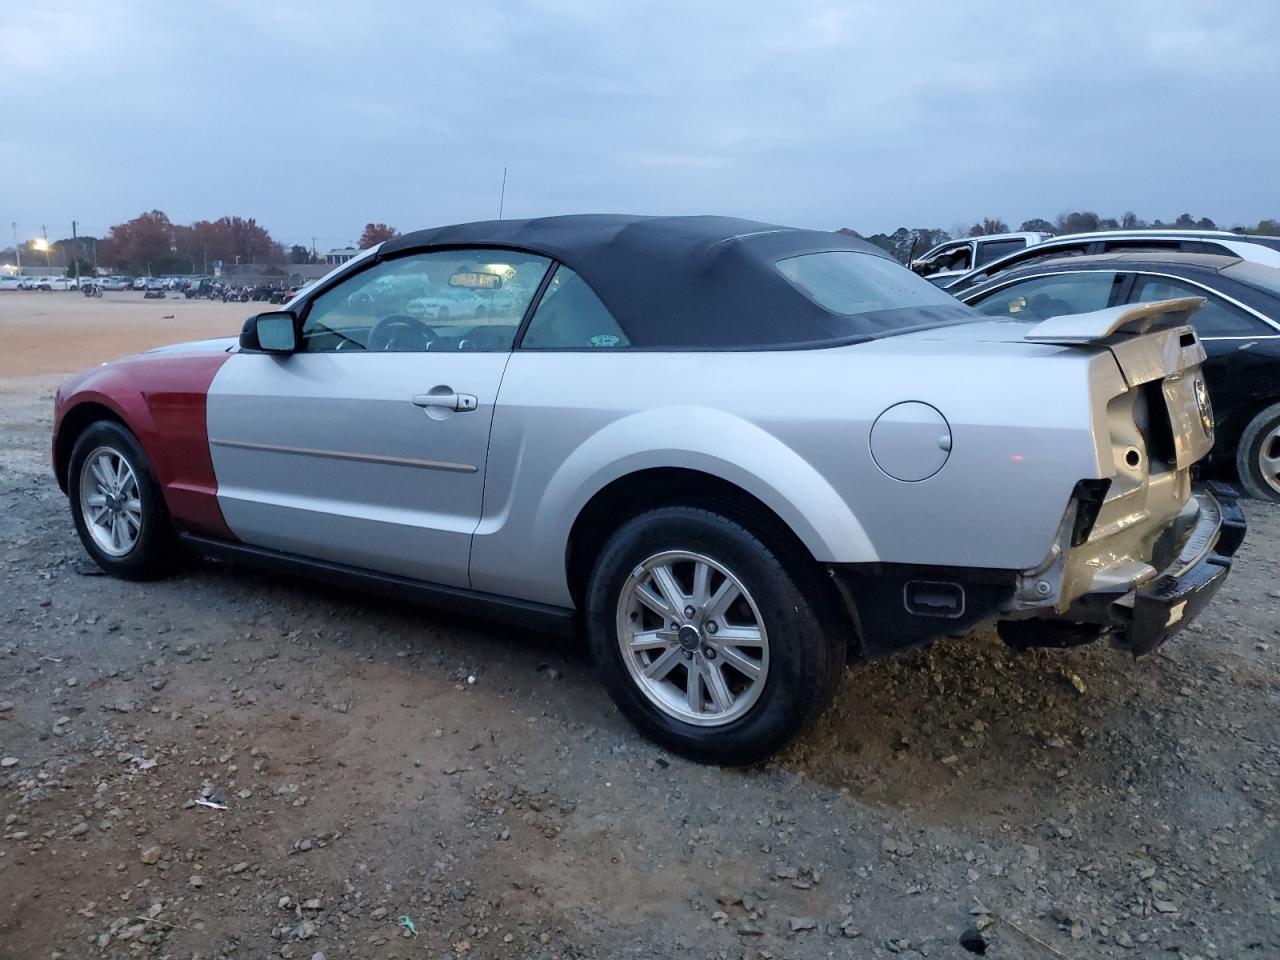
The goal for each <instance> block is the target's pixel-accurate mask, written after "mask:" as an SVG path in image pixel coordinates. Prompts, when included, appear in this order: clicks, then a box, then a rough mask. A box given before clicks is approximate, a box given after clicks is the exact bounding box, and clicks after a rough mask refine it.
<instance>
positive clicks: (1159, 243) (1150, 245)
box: [1102, 240, 1203, 253]
mask: <svg viewBox="0 0 1280 960" xmlns="http://www.w3.org/2000/svg"><path fill="white" fill-rule="evenodd" d="M1202 249H1203V248H1202V247H1201V245H1200V243H1199V242H1198V241H1195V240H1190V241H1187V240H1107V241H1104V242H1103V244H1102V252H1103V253H1117V252H1124V253H1166V252H1168V251H1170V250H1179V251H1191V252H1193V253H1199V252H1200V251H1201V250H1202Z"/></svg>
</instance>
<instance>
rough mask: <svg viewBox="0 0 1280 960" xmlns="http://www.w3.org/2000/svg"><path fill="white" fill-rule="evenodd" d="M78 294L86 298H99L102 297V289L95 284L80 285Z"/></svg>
mask: <svg viewBox="0 0 1280 960" xmlns="http://www.w3.org/2000/svg"><path fill="white" fill-rule="evenodd" d="M80 292H81V293H83V294H84V295H85V296H86V297H100V296H102V287H101V286H100V285H99V284H96V283H82V284H80Z"/></svg>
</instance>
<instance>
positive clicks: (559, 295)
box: [520, 266, 631, 350]
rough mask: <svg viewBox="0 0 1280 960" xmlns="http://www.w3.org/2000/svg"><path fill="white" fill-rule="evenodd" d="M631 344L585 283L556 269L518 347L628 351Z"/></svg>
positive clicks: (572, 274) (575, 275) (570, 273)
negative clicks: (619, 348) (623, 348)
mask: <svg viewBox="0 0 1280 960" xmlns="http://www.w3.org/2000/svg"><path fill="white" fill-rule="evenodd" d="M630 345H631V341H629V340H628V339H627V335H626V334H625V333H623V332H622V328H621V327H620V326H618V322H617V321H616V320H614V319H613V315H612V314H610V313H609V310H608V308H607V307H605V305H604V304H603V303H601V302H600V298H599V297H597V296H596V295H595V291H593V290H592V289H591V288H590V287H589V286H587V282H586V281H585V280H583V279H582V278H581V277H580V276H578V275H577V274H576V273H574V272H573V271H572V270H570V269H569V268H568V267H566V266H561V267H559V268H558V269H557V270H556V272H555V275H554V276H553V277H552V278H551V282H550V283H549V284H547V290H546V292H545V293H544V294H543V295H542V301H541V302H540V303H539V304H538V309H537V310H535V311H534V312H533V319H531V320H530V321H529V329H528V330H526V331H525V334H524V339H523V340H521V341H520V346H521V347H522V348H524V349H526V350H598V349H605V350H607V349H610V348H614V349H616V348H617V347H627V346H630Z"/></svg>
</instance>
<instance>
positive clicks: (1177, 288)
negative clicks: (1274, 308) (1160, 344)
mask: <svg viewBox="0 0 1280 960" xmlns="http://www.w3.org/2000/svg"><path fill="white" fill-rule="evenodd" d="M1179 297H1204V298H1205V303H1204V306H1202V307H1201V308H1200V309H1199V310H1197V311H1196V313H1195V316H1193V317H1192V318H1191V325H1192V326H1193V327H1195V328H1196V332H1197V333H1199V334H1200V336H1202V337H1248V336H1254V335H1257V334H1262V333H1270V332H1271V331H1270V330H1267V329H1265V328H1263V326H1262V325H1261V324H1259V323H1258V322H1257V321H1256V320H1254V319H1253V318H1251V317H1250V316H1249V315H1248V314H1247V313H1245V312H1244V311H1243V310H1241V309H1239V308H1238V307H1233V306H1232V305H1231V304H1229V303H1227V302H1225V301H1223V300H1219V299H1218V298H1217V297H1215V296H1214V295H1213V294H1211V293H1209V292H1208V291H1207V290H1202V289H1201V288H1199V287H1196V286H1192V285H1191V284H1189V283H1182V282H1181V281H1178V280H1169V279H1166V278H1164V277H1139V278H1138V288H1137V297H1136V299H1135V301H1134V302H1136V303H1155V302H1156V301H1157V300H1177V299H1178V298H1179Z"/></svg>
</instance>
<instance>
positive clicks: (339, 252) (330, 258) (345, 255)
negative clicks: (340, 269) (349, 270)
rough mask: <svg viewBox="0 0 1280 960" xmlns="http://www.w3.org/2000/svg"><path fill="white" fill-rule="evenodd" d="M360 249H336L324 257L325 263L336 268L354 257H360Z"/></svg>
mask: <svg viewBox="0 0 1280 960" xmlns="http://www.w3.org/2000/svg"><path fill="white" fill-rule="evenodd" d="M359 254H360V250H359V248H358V247H335V248H334V249H332V250H330V251H329V252H328V253H326V254H325V255H324V262H325V263H327V264H328V265H329V266H331V267H336V266H337V265H338V264H340V263H346V262H347V261H348V260H350V259H351V258H352V257H355V256H359Z"/></svg>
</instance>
